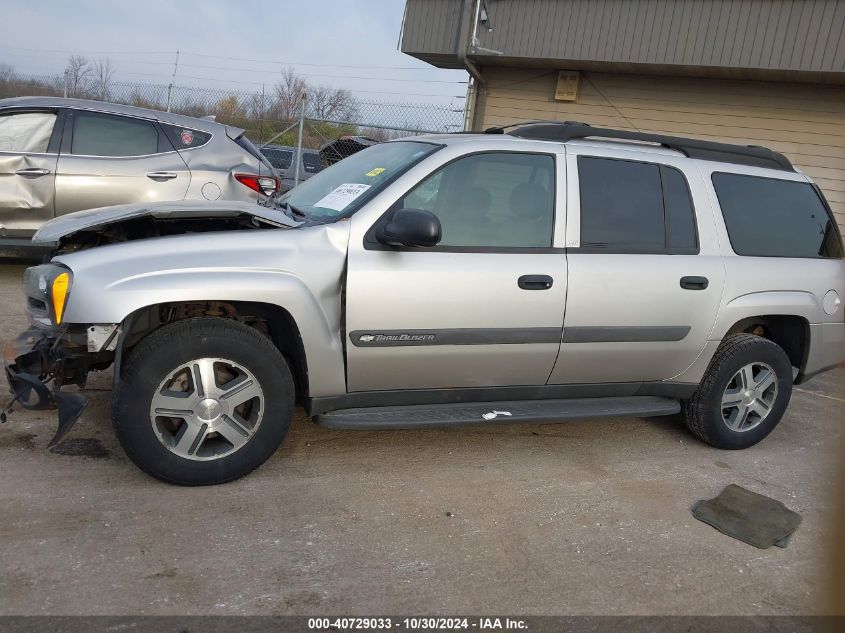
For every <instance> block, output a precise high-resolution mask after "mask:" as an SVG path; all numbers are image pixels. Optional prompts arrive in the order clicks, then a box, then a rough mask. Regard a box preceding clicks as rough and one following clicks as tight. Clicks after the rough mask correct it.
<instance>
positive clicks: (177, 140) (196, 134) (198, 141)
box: [161, 123, 211, 149]
mask: <svg viewBox="0 0 845 633" xmlns="http://www.w3.org/2000/svg"><path fill="white" fill-rule="evenodd" d="M161 127H162V129H163V130H164V133H165V134H166V135H167V138H168V140H170V142H171V143H173V147H175V148H176V149H191V148H193V147H199V146H200V145H205V144H206V143H208V141H210V140H211V134H209V133H208V132H201V131H199V130H194V129H191V128H187V127H179V126H178V125H168V124H166V123H163V124H162V125H161Z"/></svg>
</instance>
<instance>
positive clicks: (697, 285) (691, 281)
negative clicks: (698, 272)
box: [681, 277, 710, 290]
mask: <svg viewBox="0 0 845 633" xmlns="http://www.w3.org/2000/svg"><path fill="white" fill-rule="evenodd" d="M709 285H710V280H709V279H707V277H681V288H683V289H684V290H706V289H707V286H709Z"/></svg>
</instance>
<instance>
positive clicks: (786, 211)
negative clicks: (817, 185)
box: [712, 173, 842, 257]
mask: <svg viewBox="0 0 845 633" xmlns="http://www.w3.org/2000/svg"><path fill="white" fill-rule="evenodd" d="M712 178H713V187H714V188H715V189H716V196H717V197H718V198H719V205H720V206H721V207H722V215H723V216H724V218H725V225H726V226H727V229H728V237H729V238H730V241H731V246H732V247H733V250H734V252H735V253H736V254H737V255H750V256H759V257H842V242H841V240H840V237H839V231H838V229H837V227H836V224H835V223H834V221H833V219H832V218H831V216H830V214H829V213H828V211H827V209H826V208H825V205H824V203H823V202H822V199H821V198H820V197H819V194H818V193H817V192H816V190H815V189H814V188H813V186H812V185H811V184H809V183H806V182H795V181H789V180H777V179H775V178H762V177H759V176H745V175H742V174H728V173H714V174H713V177H712Z"/></svg>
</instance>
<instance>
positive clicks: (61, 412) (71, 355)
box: [0, 328, 88, 446]
mask: <svg viewBox="0 0 845 633" xmlns="http://www.w3.org/2000/svg"><path fill="white" fill-rule="evenodd" d="M75 339H76V337H74V335H72V334H70V333H69V332H68V331H67V330H64V331H60V332H50V331H45V330H42V329H39V328H32V329H29V330H27V331H26V332H23V333H22V334H21V335H20V336H18V337H17V338H16V339H14V340H12V341H9V342H8V343H6V347H5V350H4V363H5V366H6V379H7V380H8V381H9V388H10V390H11V392H12V396H13V397H12V400H11V401H10V402H9V403H8V404H7V405H6V406H5V407H4V408H3V411H2V413H0V422H6V420H7V417H8V414H9V413H11V411H12V407H13V406H14V405H15V404H17V405H19V406H20V407H21V408H23V409H35V410H44V409H56V410H57V411H58V417H59V420H58V422H59V424H58V428H57V429H56V433H55V435H53V438H52V439H51V440H50V443H49V446H53V445H54V444H56V443H57V442H59V441H60V440H61V439H62V438H63V437H64V436H65V435H66V434H67V432H68V431H70V429H71V427H73V425H74V424H75V423H76V421H77V420H78V419H79V416H80V415H81V414H82V411H83V410H84V409H85V406H86V405H87V399H86V398H85V396H83V395H81V394H78V393H62V392H61V391H60V390H61V387H62V386H63V385H67V384H76V385H80V386H84V384H85V379H86V377H87V375H88V357H87V349H86V347H85V346H84V344H82V345H80V341H79V340H75Z"/></svg>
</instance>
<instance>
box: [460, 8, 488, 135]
mask: <svg viewBox="0 0 845 633" xmlns="http://www.w3.org/2000/svg"><path fill="white" fill-rule="evenodd" d="M472 4H473V2H472V0H463V6H462V7H461V30H460V38H459V40H458V51H457V53H458V61H459V62H460V63H461V64H462V65H463V67H464V68H466V70H467V72H468V73H469V74H470V76H471V77H472V80H473V86H472V88H473V90H472V95H471V96H472V98H471V99H469V100H468V103H467V109H468V112H469V113H470V115H469V117H468V118H469V119H470V121H469V122H470V129H473V130H474V129H476V127H479V126H480V125H479V124H480V120H479V116H478V114H479V112H478V103H479V101H480V99H479V96H483V95H482V94H481V91H482V90H484V89H485V88H486V86H487V82H486V81H485V80H484V76H483V75H482V74H481V70H480V69H479V68H478V66H476V65H475V62H473V61H472V60H471V59H469V57H468V55H469V52H470V48H471V47H472V46H473V44H474V42H475V37H476V29H477V27H478V14H479V11H480V10H481V0H475V7H473V6H472Z"/></svg>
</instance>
